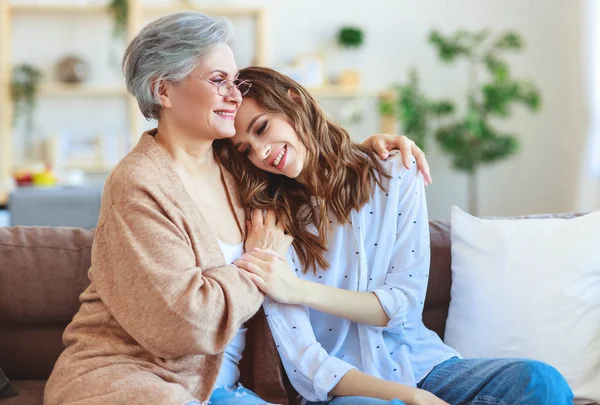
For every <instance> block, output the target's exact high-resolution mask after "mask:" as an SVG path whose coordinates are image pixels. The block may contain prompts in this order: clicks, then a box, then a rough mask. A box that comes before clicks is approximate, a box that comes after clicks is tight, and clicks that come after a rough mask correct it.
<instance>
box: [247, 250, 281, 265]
mask: <svg viewBox="0 0 600 405" xmlns="http://www.w3.org/2000/svg"><path fill="white" fill-rule="evenodd" d="M246 254H247V255H251V256H254V257H257V258H258V259H260V260H262V261H263V262H268V261H270V260H272V259H273V258H276V259H279V260H283V261H284V262H285V261H286V258H285V257H283V256H282V255H280V254H279V253H277V252H276V251H274V250H273V249H261V248H254V250H253V251H252V252H248V253H246Z"/></svg>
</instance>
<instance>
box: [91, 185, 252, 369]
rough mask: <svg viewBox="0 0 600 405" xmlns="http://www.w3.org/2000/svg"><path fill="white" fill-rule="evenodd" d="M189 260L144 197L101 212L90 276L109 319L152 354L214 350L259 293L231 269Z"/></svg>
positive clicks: (181, 237)
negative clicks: (208, 265) (209, 266)
mask: <svg viewBox="0 0 600 405" xmlns="http://www.w3.org/2000/svg"><path fill="white" fill-rule="evenodd" d="M106 194H109V192H107V193H106ZM107 198H108V196H107ZM197 263H198V258H197V257H196V255H195V254H194V251H193V250H192V248H191V246H190V242H189V240H187V237H186V235H185V234H183V233H182V232H181V231H180V229H179V228H178V227H177V226H176V225H175V224H174V223H173V222H171V220H170V219H169V218H168V217H167V216H166V215H165V214H164V212H163V211H162V210H161V208H160V206H158V205H157V204H156V202H155V201H153V200H151V199H148V200H146V201H135V202H122V203H112V206H111V207H110V208H109V211H108V212H106V213H103V218H102V222H101V225H100V226H99V228H98V229H97V231H96V235H95V239H94V247H93V250H92V272H91V274H92V276H93V283H94V286H95V287H96V289H97V291H98V294H99V295H100V297H101V299H102V301H103V302H104V304H105V305H106V306H107V307H108V309H109V310H110V312H111V314H112V315H113V316H114V317H115V319H116V320H117V322H119V324H120V325H121V326H122V327H123V328H124V329H125V331H126V332H127V333H128V334H129V335H130V336H131V337H132V338H133V339H135V340H136V341H137V342H138V343H139V344H140V345H142V346H143V347H144V348H146V349H147V350H148V351H149V352H151V353H152V354H153V355H155V356H157V357H162V358H176V357H180V356H186V355H192V354H217V353H220V352H222V351H223V350H224V349H225V347H226V346H227V344H228V343H229V342H230V341H231V339H232V338H233V336H234V334H235V333H237V330H238V329H239V328H240V326H241V325H242V323H243V322H245V321H246V320H247V319H249V318H250V317H251V316H252V315H253V314H254V313H255V312H256V311H257V310H258V308H259V307H260V305H261V303H262V300H263V296H262V294H261V293H260V291H259V290H258V289H257V288H256V287H255V285H254V284H253V283H252V281H251V280H250V279H249V278H248V277H247V275H246V274H245V272H243V271H241V270H240V269H238V268H237V267H235V266H232V265H228V266H222V267H215V268H211V269H209V270H205V271H203V270H202V269H201V268H199V267H198V266H197Z"/></svg>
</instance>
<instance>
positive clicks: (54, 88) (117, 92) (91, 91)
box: [39, 83, 128, 97]
mask: <svg viewBox="0 0 600 405" xmlns="http://www.w3.org/2000/svg"><path fill="white" fill-rule="evenodd" d="M39 94H40V96H53V97H124V96H127V94H128V93H127V88H125V87H124V86H101V85H97V84H95V85H87V84H73V85H68V84H61V83H48V84H44V85H42V86H40V93H39Z"/></svg>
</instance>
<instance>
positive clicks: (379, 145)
mask: <svg viewBox="0 0 600 405" xmlns="http://www.w3.org/2000/svg"><path fill="white" fill-rule="evenodd" d="M362 144H363V146H365V147H367V148H370V149H372V150H373V151H374V152H375V153H377V154H378V155H379V157H380V158H382V159H387V157H388V156H389V152H390V151H392V150H394V149H398V150H400V153H402V161H403V162H404V166H406V168H407V169H408V168H409V167H410V164H411V163H412V162H413V160H415V159H413V156H414V158H416V161H417V167H418V168H419V171H420V172H421V173H423V177H425V183H427V184H431V182H432V180H431V175H430V173H429V164H427V159H425V154H424V153H423V151H422V150H421V149H420V148H419V147H418V146H417V144H416V143H414V142H413V141H411V140H410V139H408V138H407V137H405V136H404V135H390V134H375V135H371V136H370V137H368V138H367V139H366V140H365V141H364V142H363V143H362Z"/></svg>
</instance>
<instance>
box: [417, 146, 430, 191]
mask: <svg viewBox="0 0 600 405" xmlns="http://www.w3.org/2000/svg"><path fill="white" fill-rule="evenodd" d="M412 154H413V155H414V156H415V159H416V160H417V167H418V168H419V171H420V172H421V173H423V177H425V183H426V184H428V185H429V184H431V183H432V182H433V180H432V178H431V173H430V171H429V164H428V163H427V159H426V158H425V154H424V153H423V151H422V150H421V149H420V148H419V147H418V146H417V145H416V144H415V145H413V148H412Z"/></svg>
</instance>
